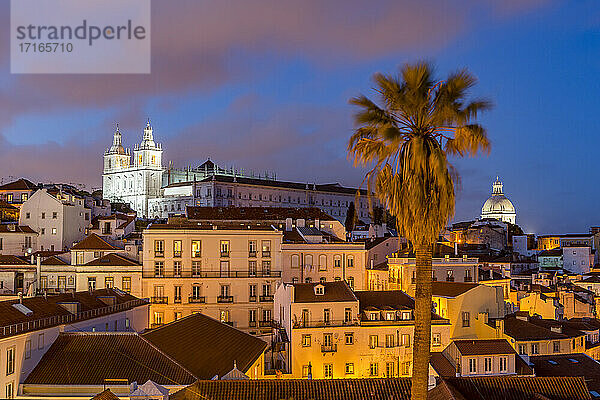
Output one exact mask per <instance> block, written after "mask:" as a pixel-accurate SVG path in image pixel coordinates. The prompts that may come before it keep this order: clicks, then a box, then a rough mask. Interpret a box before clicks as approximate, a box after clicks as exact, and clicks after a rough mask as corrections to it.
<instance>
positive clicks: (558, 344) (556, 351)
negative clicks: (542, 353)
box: [552, 340, 560, 353]
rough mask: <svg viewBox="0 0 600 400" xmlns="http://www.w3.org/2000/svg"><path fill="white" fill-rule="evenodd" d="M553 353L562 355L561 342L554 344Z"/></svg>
mask: <svg viewBox="0 0 600 400" xmlns="http://www.w3.org/2000/svg"><path fill="white" fill-rule="evenodd" d="M552 351H553V352H554V353H560V342H559V341H558V340H557V341H555V342H552Z"/></svg>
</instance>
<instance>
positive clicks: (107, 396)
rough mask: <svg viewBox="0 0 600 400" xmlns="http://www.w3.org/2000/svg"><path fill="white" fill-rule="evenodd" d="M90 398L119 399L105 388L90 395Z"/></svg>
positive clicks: (100, 399)
mask: <svg viewBox="0 0 600 400" xmlns="http://www.w3.org/2000/svg"><path fill="white" fill-rule="evenodd" d="M90 400H119V397H117V395H116V394H114V393H113V392H111V391H110V389H106V390H104V391H103V392H100V393H98V394H97V395H95V396H94V397H92V398H91V399H90Z"/></svg>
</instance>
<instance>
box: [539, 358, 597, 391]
mask: <svg viewBox="0 0 600 400" xmlns="http://www.w3.org/2000/svg"><path fill="white" fill-rule="evenodd" d="M529 362H531V363H533V366H534V368H535V374H536V375H537V376H582V377H584V379H585V382H586V384H587V386H588V388H589V389H590V390H595V391H596V392H598V393H600V364H599V363H598V362H597V361H595V360H593V359H592V358H590V357H589V356H588V355H586V354H557V355H548V356H532V357H529Z"/></svg>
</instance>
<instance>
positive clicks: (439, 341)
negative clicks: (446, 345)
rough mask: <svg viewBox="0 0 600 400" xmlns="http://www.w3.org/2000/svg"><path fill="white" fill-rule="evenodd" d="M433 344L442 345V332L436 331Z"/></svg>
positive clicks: (432, 340)
mask: <svg viewBox="0 0 600 400" xmlns="http://www.w3.org/2000/svg"><path fill="white" fill-rule="evenodd" d="M431 344H432V345H434V346H440V345H441V344H442V334H441V333H439V332H435V333H434V334H433V335H432V338H431Z"/></svg>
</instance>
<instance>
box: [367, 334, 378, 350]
mask: <svg viewBox="0 0 600 400" xmlns="http://www.w3.org/2000/svg"><path fill="white" fill-rule="evenodd" d="M378 345H379V336H377V335H370V336H369V347H370V348H371V349H374V348H376V347H377V346H378Z"/></svg>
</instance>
